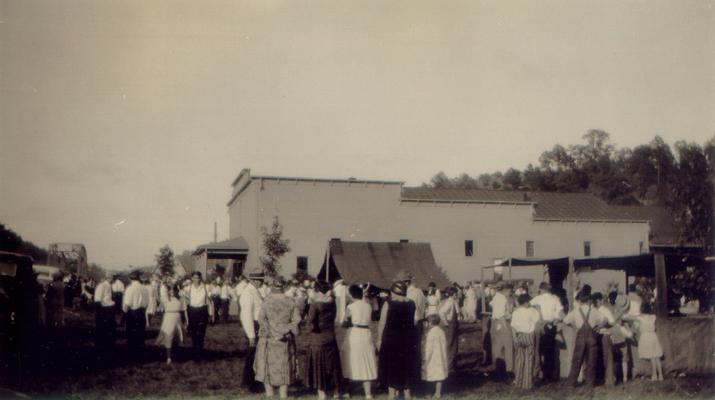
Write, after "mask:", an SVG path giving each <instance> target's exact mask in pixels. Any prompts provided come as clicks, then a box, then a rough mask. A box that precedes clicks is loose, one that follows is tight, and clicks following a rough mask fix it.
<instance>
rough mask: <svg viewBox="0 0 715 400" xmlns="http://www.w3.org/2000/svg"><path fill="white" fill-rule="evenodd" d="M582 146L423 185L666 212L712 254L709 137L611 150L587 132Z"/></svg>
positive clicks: (714, 147)
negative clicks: (558, 196) (538, 194)
mask: <svg viewBox="0 0 715 400" xmlns="http://www.w3.org/2000/svg"><path fill="white" fill-rule="evenodd" d="M583 139H584V142H585V143H582V144H576V145H570V146H568V147H564V146H562V145H560V144H557V145H554V146H553V147H552V148H551V150H546V151H544V152H543V153H541V157H539V162H538V164H536V165H534V164H528V165H527V166H526V168H524V170H521V171H520V170H517V169H514V168H510V169H509V170H507V171H505V172H501V171H498V172H494V173H491V174H489V173H482V174H478V175H475V176H470V175H469V174H467V173H463V174H461V175H459V176H457V177H454V178H450V177H448V176H447V175H446V174H445V173H444V172H440V173H438V174H436V175H435V176H433V177H432V179H431V180H430V181H429V182H428V183H424V184H423V186H424V187H433V188H459V189H495V190H534V191H545V192H590V193H593V194H595V195H597V196H599V197H600V198H601V199H603V200H605V201H606V202H608V203H609V204H619V205H638V204H643V205H660V206H664V207H666V208H668V209H669V210H670V211H671V213H672V214H673V216H674V218H675V220H676V222H677V223H678V225H679V227H680V230H681V240H682V241H683V242H687V243H694V244H698V245H700V246H703V247H704V248H705V249H706V251H707V252H708V253H709V254H711V253H712V252H713V234H714V232H713V190H714V189H715V136H714V137H711V138H710V139H709V140H708V141H707V142H705V143H704V144H703V145H700V144H697V143H687V142H685V141H678V142H676V143H675V145H674V146H673V147H672V148H671V146H670V145H668V144H667V143H666V142H665V141H664V140H663V139H662V138H661V137H660V136H656V137H655V138H654V139H653V140H652V141H651V142H650V143H647V144H643V145H639V146H636V147H633V148H627V147H626V148H616V146H615V145H614V144H613V143H612V142H611V138H610V135H609V134H608V133H607V132H604V131H602V130H596V129H594V130H590V131H589V132H588V133H586V134H585V135H584V136H583Z"/></svg>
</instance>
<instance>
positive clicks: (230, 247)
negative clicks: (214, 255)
mask: <svg viewBox="0 0 715 400" xmlns="http://www.w3.org/2000/svg"><path fill="white" fill-rule="evenodd" d="M204 251H209V252H213V251H221V252H246V251H248V242H246V239H244V238H243V236H238V237H235V238H232V239H228V240H224V241H223V242H215V243H206V244H202V245H200V246H198V247H196V250H195V251H194V255H199V254H201V253H203V252H204Z"/></svg>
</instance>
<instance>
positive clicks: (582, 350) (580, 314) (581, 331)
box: [564, 290, 607, 386]
mask: <svg viewBox="0 0 715 400" xmlns="http://www.w3.org/2000/svg"><path fill="white" fill-rule="evenodd" d="M576 300H577V301H578V307H576V308H574V309H573V310H571V311H570V312H569V313H568V314H567V315H566V317H565V318H564V323H565V324H567V325H571V326H573V327H575V328H576V329H577V330H578V331H577V332H576V342H575V344H574V351H573V357H572V358H571V371H570V372H569V377H568V380H567V382H568V383H569V384H571V385H572V386H576V383H577V379H578V375H579V371H580V370H581V365H582V364H583V363H584V362H585V363H586V371H585V374H584V375H585V377H586V384H587V385H589V386H594V385H595V383H596V359H597V357H598V338H597V336H596V332H597V331H598V330H600V329H601V328H603V327H604V326H606V325H607V321H606V318H605V317H604V316H603V315H602V314H601V313H600V312H598V310H597V309H596V307H593V305H592V304H591V294H590V292H589V291H586V290H582V291H580V292H579V295H578V298H577V299H576Z"/></svg>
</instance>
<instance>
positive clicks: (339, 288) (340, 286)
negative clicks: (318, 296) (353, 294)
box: [333, 279, 348, 326]
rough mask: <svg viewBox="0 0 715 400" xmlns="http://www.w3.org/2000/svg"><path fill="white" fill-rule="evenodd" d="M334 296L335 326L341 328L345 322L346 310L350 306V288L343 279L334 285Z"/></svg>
mask: <svg viewBox="0 0 715 400" xmlns="http://www.w3.org/2000/svg"><path fill="white" fill-rule="evenodd" d="M333 296H334V297H335V308H336V310H335V325H338V326H341V325H342V324H343V321H345V308H346V307H347V306H348V304H347V303H348V288H347V286H345V284H344V283H343V280H342V279H338V280H337V281H335V282H334V283H333Z"/></svg>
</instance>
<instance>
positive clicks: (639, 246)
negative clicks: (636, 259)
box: [638, 242, 643, 254]
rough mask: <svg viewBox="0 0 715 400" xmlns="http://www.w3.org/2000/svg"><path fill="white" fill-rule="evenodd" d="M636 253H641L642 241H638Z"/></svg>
mask: <svg viewBox="0 0 715 400" xmlns="http://www.w3.org/2000/svg"><path fill="white" fill-rule="evenodd" d="M638 254H643V242H638Z"/></svg>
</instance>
